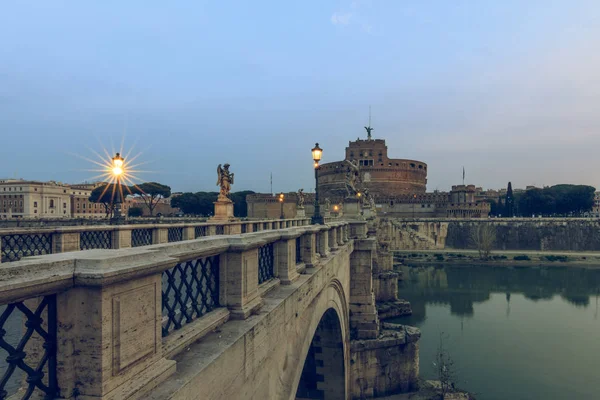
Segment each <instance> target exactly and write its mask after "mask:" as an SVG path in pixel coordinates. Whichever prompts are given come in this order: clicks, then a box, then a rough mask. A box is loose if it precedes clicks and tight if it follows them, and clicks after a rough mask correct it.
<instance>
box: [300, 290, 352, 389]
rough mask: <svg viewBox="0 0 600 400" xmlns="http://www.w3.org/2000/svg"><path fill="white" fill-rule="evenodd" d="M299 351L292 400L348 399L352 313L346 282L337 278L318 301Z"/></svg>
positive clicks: (315, 303)
mask: <svg viewBox="0 0 600 400" xmlns="http://www.w3.org/2000/svg"><path fill="white" fill-rule="evenodd" d="M312 306H314V308H313V307H309V309H311V308H312V309H313V310H314V312H312V315H311V316H310V323H309V325H308V329H307V330H306V335H304V341H303V343H302V347H301V348H300V349H299V354H298V355H299V357H298V358H297V360H298V361H299V362H298V363H297V365H296V371H295V373H294V381H293V385H292V392H291V393H290V400H293V399H325V400H329V399H331V400H337V399H346V396H347V394H348V393H349V387H348V384H349V372H350V370H349V360H350V357H349V322H348V318H349V314H348V305H347V297H346V295H345V293H344V288H343V285H342V283H341V282H340V281H339V280H337V279H334V280H332V281H331V282H330V283H329V285H328V286H327V288H326V289H325V290H323V292H322V293H321V295H320V296H319V297H318V298H317V299H315V300H314V304H312Z"/></svg>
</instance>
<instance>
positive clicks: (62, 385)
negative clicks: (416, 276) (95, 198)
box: [0, 218, 420, 400]
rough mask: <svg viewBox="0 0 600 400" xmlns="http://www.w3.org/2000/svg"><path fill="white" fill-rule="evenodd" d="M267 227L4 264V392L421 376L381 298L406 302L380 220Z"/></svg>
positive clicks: (102, 394) (334, 388) (210, 395)
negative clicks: (400, 296) (399, 293)
mask: <svg viewBox="0 0 600 400" xmlns="http://www.w3.org/2000/svg"><path fill="white" fill-rule="evenodd" d="M270 226H271V228H272V229H271V230H266V231H260V230H259V231H254V232H248V230H246V232H247V233H239V232H238V233H235V234H229V235H227V234H224V235H215V236H205V237H198V238H192V237H189V238H188V239H189V240H182V241H179V242H172V243H157V244H151V245H146V246H140V247H137V248H121V249H113V250H101V249H95V250H87V251H75V252H67V253H60V254H49V255H43V256H32V257H27V258H23V259H22V260H20V261H15V262H7V263H4V264H2V266H1V267H0V304H4V305H3V306H2V316H0V328H2V331H1V332H0V333H1V335H0V347H1V348H2V350H0V351H2V352H3V353H5V354H3V355H2V356H0V359H6V362H2V363H0V373H2V374H3V379H2V380H1V381H0V391H1V392H2V396H1V397H2V398H6V397H7V396H13V397H10V398H11V399H13V398H15V399H19V398H29V396H30V395H33V396H34V397H32V398H47V399H52V398H64V399H71V398H72V399H115V400H116V399H138V398H144V399H156V400H159V399H160V400H163V399H261V400H262V399H363V398H373V397H381V396H385V395H388V394H391V393H399V392H406V391H411V390H414V389H416V387H417V378H418V339H419V337H420V333H419V331H418V330H417V329H415V328H411V327H406V326H401V325H394V324H387V323H384V322H381V321H380V316H379V313H378V307H379V309H380V310H383V312H384V313H385V315H383V314H382V316H385V317H389V316H393V315H398V314H400V313H405V312H409V311H410V310H409V308H407V304H406V302H401V301H398V299H397V290H398V286H397V279H398V276H397V274H396V273H395V272H393V271H392V257H391V254H390V253H389V252H388V247H389V244H390V242H389V236H390V229H389V226H388V225H385V224H383V225H382V224H380V222H379V221H378V220H377V219H375V218H371V219H370V220H369V221H365V220H355V221H331V222H328V223H326V224H325V225H305V224H304V222H302V223H299V222H298V223H290V224H289V227H285V226H282V225H277V227H275V226H274V225H270ZM190 229H191V228H190ZM121 230H123V229H121ZM251 230H253V229H251ZM125 231H126V229H125ZM191 232H192V230H190V233H188V235H192V233H191ZM159 236H160V235H159ZM130 237H131V236H130ZM5 356H6V357H5ZM36 396H37V397H36Z"/></svg>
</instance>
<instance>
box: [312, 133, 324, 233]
mask: <svg viewBox="0 0 600 400" xmlns="http://www.w3.org/2000/svg"><path fill="white" fill-rule="evenodd" d="M311 152H312V158H313V161H314V162H315V164H314V167H315V212H314V214H313V217H312V221H311V222H312V223H313V225H323V217H322V216H321V206H320V205H319V168H320V167H319V162H320V161H321V158H322V157H323V149H322V148H320V147H319V143H316V144H315V147H313V149H312V150H311Z"/></svg>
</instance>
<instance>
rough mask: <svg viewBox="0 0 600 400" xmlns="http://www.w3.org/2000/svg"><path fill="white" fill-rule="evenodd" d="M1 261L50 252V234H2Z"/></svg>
mask: <svg viewBox="0 0 600 400" xmlns="http://www.w3.org/2000/svg"><path fill="white" fill-rule="evenodd" d="M0 243H1V244H0V248H1V249H2V262H8V261H18V260H20V259H21V258H23V257H29V256H39V255H42V254H50V253H52V234H48V233H34V234H13V235H6V236H2V241H1V242H0Z"/></svg>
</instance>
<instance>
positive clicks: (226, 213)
mask: <svg viewBox="0 0 600 400" xmlns="http://www.w3.org/2000/svg"><path fill="white" fill-rule="evenodd" d="M213 204H214V205H215V215H214V216H213V217H212V218H210V220H211V221H218V222H226V221H233V220H235V217H234V215H233V201H231V200H229V199H227V200H224V199H218V200H217V201H215V202H214V203H213Z"/></svg>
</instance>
